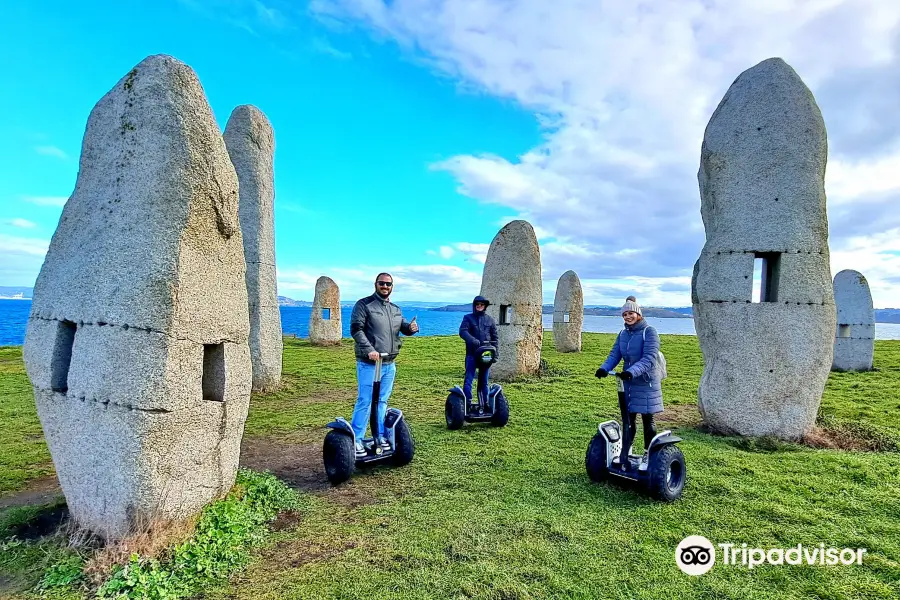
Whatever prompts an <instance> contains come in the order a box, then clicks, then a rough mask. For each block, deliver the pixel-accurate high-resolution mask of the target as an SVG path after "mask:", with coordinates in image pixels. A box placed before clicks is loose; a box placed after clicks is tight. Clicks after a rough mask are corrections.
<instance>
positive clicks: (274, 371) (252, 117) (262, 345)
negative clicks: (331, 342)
mask: <svg viewBox="0 0 900 600" xmlns="http://www.w3.org/2000/svg"><path fill="white" fill-rule="evenodd" d="M224 137H225V147H226V148H227V149H228V155H229V156H230V157H231V162H232V163H233V164H234V169H235V171H236V172H237V177H238V184H239V191H240V201H239V204H238V216H239V218H240V222H241V233H242V235H243V237H244V259H245V261H246V263H247V297H248V300H249V303H250V357H251V359H252V361H253V391H254V392H262V391H271V390H274V389H275V388H277V387H278V385H279V384H280V383H281V355H282V352H283V351H284V341H283V340H282V337H281V312H280V311H279V308H278V284H277V283H276V275H275V173H274V166H273V163H274V160H275V132H274V131H273V130H272V125H271V124H270V123H269V120H268V119H267V118H266V115H264V114H263V113H262V111H260V110H259V109H258V108H256V107H255V106H250V105H243V106H238V107H237V108H235V109H234V110H233V111H232V112H231V117H229V119H228V123H227V124H226V125H225V136H224Z"/></svg>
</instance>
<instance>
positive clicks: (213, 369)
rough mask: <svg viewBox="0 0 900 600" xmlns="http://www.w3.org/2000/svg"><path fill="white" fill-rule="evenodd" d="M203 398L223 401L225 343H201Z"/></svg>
mask: <svg viewBox="0 0 900 600" xmlns="http://www.w3.org/2000/svg"><path fill="white" fill-rule="evenodd" d="M202 387H203V399H204V400H211V401H213V402H224V401H225V344H203V382H202Z"/></svg>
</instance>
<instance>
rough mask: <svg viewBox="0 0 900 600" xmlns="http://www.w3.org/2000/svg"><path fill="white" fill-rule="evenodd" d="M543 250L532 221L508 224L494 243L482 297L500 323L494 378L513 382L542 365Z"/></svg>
mask: <svg viewBox="0 0 900 600" xmlns="http://www.w3.org/2000/svg"><path fill="white" fill-rule="evenodd" d="M541 294H542V283H541V252H540V248H539V247H538V243H537V237H536V236H535V234H534V228H532V226H531V224H530V223H528V222H527V221H522V220H516V221H511V222H509V223H508V224H506V225H505V226H504V227H503V228H502V229H501V230H500V231H499V232H498V233H497V235H496V236H494V239H493V240H492V241H491V245H490V247H489V248H488V254H487V258H486V259H485V263H484V271H483V273H482V276H481V295H482V296H484V297H485V298H487V300H488V302H490V305H489V306H488V308H487V311H488V314H490V315H491V316H492V317H493V318H494V320H495V321H496V322H497V335H498V338H499V348H498V351H499V352H498V354H499V358H498V361H497V362H496V363H495V364H494V366H493V367H492V368H491V377H493V378H495V379H501V380H508V379H511V378H514V377H516V376H518V375H527V374H534V373H536V372H537V370H538V368H539V367H540V362H541V340H542V336H543V328H542V324H541V309H542V296H541Z"/></svg>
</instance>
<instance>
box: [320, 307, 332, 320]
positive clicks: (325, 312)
mask: <svg viewBox="0 0 900 600" xmlns="http://www.w3.org/2000/svg"><path fill="white" fill-rule="evenodd" d="M322 320H323V321H330V320H331V309H330V308H323V309H322Z"/></svg>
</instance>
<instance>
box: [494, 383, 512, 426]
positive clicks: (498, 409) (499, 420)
mask: <svg viewBox="0 0 900 600" xmlns="http://www.w3.org/2000/svg"><path fill="white" fill-rule="evenodd" d="M507 421H509V402H507V401H506V396H504V395H503V391H499V392H497V396H496V397H494V414H493V415H491V425H493V426H494V427H503V426H504V425H506V422H507Z"/></svg>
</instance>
